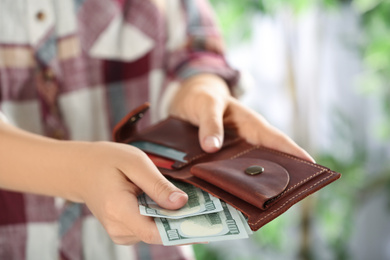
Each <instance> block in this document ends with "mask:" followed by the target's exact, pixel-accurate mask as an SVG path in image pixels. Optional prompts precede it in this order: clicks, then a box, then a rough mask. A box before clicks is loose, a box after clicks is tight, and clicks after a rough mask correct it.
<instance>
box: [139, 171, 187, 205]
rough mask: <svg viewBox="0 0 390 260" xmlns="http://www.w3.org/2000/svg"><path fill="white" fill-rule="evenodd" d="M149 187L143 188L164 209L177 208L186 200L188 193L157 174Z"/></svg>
mask: <svg viewBox="0 0 390 260" xmlns="http://www.w3.org/2000/svg"><path fill="white" fill-rule="evenodd" d="M153 182H154V183H151V185H150V187H152V188H151V189H150V188H149V189H148V188H145V189H143V190H144V191H145V193H146V194H148V196H149V197H150V198H151V199H152V200H153V201H155V202H156V203H157V204H158V205H159V206H160V207H163V208H165V209H171V210H175V209H179V208H181V207H183V206H184V205H185V204H186V203H187V201H188V195H187V194H186V193H185V192H184V191H182V190H180V189H179V188H177V187H176V186H175V185H173V184H172V183H171V182H170V181H168V180H167V179H166V178H165V177H163V176H159V177H158V178H157V179H155V180H154V181H153Z"/></svg>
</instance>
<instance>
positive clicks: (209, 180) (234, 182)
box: [113, 103, 341, 231]
mask: <svg viewBox="0 0 390 260" xmlns="http://www.w3.org/2000/svg"><path fill="white" fill-rule="evenodd" d="M148 108H149V104H147V103H146V104H144V105H142V106H140V107H138V108H137V109H135V110H133V111H132V112H130V113H129V114H128V115H127V116H126V117H125V118H123V119H122V120H121V122H119V123H118V124H117V125H116V127H115V129H114V132H113V136H114V141H116V142H121V143H132V142H136V141H144V142H150V143H154V144H158V145H162V146H164V147H168V148H172V149H175V150H177V151H180V152H183V153H184V154H185V156H184V158H183V159H184V160H176V161H173V164H172V167H171V169H166V168H162V167H160V168H159V169H160V171H161V172H162V174H164V175H165V176H167V177H170V178H173V179H177V180H181V181H184V182H188V183H191V184H193V185H195V186H197V187H199V188H201V189H203V190H205V191H207V192H209V193H211V194H212V195H214V196H216V197H218V198H220V199H222V200H224V201H226V202H227V203H229V204H230V205H232V206H233V207H235V208H236V209H238V210H240V211H241V212H242V213H243V214H244V215H245V216H246V217H247V218H248V224H249V226H250V227H251V229H252V230H253V231H256V230H258V229H259V228H261V227H262V226H263V225H265V224H267V223H268V222H270V221H271V220H273V219H275V218H276V217H278V216H279V215H281V214H282V213H283V212H285V211H286V210H287V209H289V208H290V207H291V206H293V205H294V204H296V203H297V202H299V201H301V200H302V199H304V198H305V197H306V196H308V195H310V194H312V193H314V192H316V191H318V190H320V189H321V188H323V187H325V186H326V185H328V184H330V183H331V182H333V181H335V180H337V179H338V178H340V176H341V175H340V174H339V173H337V172H334V171H332V170H330V169H328V168H326V167H324V166H321V165H318V164H315V163H311V162H308V161H305V160H303V159H300V158H297V157H295V156H293V155H290V154H286V153H282V152H279V151H276V150H272V149H269V148H266V147H263V146H255V145H251V144H249V143H247V142H246V141H245V140H243V139H242V138H240V137H238V136H237V135H236V134H235V132H234V131H230V130H229V129H225V136H224V143H223V147H222V149H221V150H220V151H218V152H216V153H206V152H204V151H203V150H202V149H201V147H200V144H199V141H198V128H197V127H195V126H193V125H191V124H190V123H188V122H185V121H183V120H180V119H178V118H174V117H169V118H167V119H165V120H163V121H161V122H159V123H157V124H156V125H153V126H151V127H149V128H147V129H144V130H143V131H141V132H139V131H137V128H136V122H137V121H138V120H139V119H140V118H141V117H142V115H143V114H144V113H145V112H146V111H147V110H148Z"/></svg>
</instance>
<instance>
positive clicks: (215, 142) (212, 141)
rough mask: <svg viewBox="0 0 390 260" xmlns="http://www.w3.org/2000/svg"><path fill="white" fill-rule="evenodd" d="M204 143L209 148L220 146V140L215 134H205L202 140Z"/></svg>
mask: <svg viewBox="0 0 390 260" xmlns="http://www.w3.org/2000/svg"><path fill="white" fill-rule="evenodd" d="M204 144H205V146H207V147H210V148H219V147H220V146H221V142H220V141H219V139H218V138H217V137H215V136H207V137H206V139H205V140H204Z"/></svg>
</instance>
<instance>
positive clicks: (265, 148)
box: [257, 146, 326, 169]
mask: <svg viewBox="0 0 390 260" xmlns="http://www.w3.org/2000/svg"><path fill="white" fill-rule="evenodd" d="M257 147H258V148H259V149H264V150H268V151H270V152H273V153H276V154H279V155H282V156H284V157H287V158H290V159H293V160H295V161H299V162H302V163H305V164H307V165H310V166H313V167H316V168H318V169H326V168H325V167H322V166H320V165H318V164H315V163H312V162H309V161H306V160H303V159H300V158H297V157H294V156H291V155H288V154H285V153H283V152H279V151H276V150H272V149H269V148H267V147H263V146H262V147H260V146H257Z"/></svg>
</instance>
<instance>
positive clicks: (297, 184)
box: [230, 146, 326, 198]
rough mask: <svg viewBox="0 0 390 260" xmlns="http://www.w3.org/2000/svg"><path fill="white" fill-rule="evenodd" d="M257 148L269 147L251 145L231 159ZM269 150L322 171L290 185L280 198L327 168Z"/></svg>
mask: <svg viewBox="0 0 390 260" xmlns="http://www.w3.org/2000/svg"><path fill="white" fill-rule="evenodd" d="M255 149H267V148H266V147H260V146H255V147H251V148H249V149H247V150H245V151H242V152H240V153H238V154H236V155H235V156H233V157H231V158H230V159H236V158H237V157H240V156H242V155H244V154H246V153H248V152H250V151H253V150H255ZM267 150H270V151H271V152H275V153H278V154H280V155H283V156H285V157H288V158H290V159H294V160H297V161H300V162H304V163H307V164H309V165H312V166H315V167H316V168H318V169H321V171H318V172H316V173H314V174H313V175H311V176H309V177H307V178H306V179H304V180H301V181H300V182H298V183H296V184H295V185H294V186H292V187H290V188H289V189H287V190H285V191H283V192H282V193H280V194H279V198H280V197H281V196H283V195H284V194H286V193H287V192H289V191H290V190H292V189H295V187H297V186H299V185H301V184H302V183H305V182H307V181H309V180H310V179H312V178H314V177H316V176H317V175H319V174H320V173H321V172H323V171H324V170H326V168H324V167H320V166H318V165H316V164H312V163H310V162H307V161H305V160H300V159H298V158H295V157H292V156H288V155H286V154H284V153H279V152H277V151H274V150H271V149H267Z"/></svg>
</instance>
